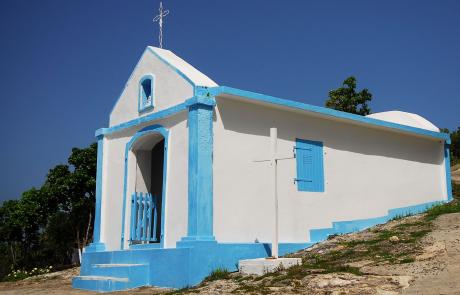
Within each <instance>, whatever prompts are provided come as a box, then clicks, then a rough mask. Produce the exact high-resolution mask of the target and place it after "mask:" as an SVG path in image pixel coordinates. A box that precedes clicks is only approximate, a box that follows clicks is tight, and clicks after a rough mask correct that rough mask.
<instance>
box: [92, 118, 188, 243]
mask: <svg viewBox="0 0 460 295" xmlns="http://www.w3.org/2000/svg"><path fill="white" fill-rule="evenodd" d="M155 124H159V125H162V126H163V127H164V128H166V129H168V130H169V136H168V151H167V157H168V162H167V170H166V171H167V175H166V186H165V187H164V189H166V195H165V215H164V216H165V237H164V238H165V247H175V244H176V241H177V240H179V239H180V238H181V237H182V236H185V235H186V234H187V206H188V203H187V186H188V170H187V166H188V165H187V163H188V127H187V112H181V113H179V114H176V115H174V116H171V117H168V118H166V119H162V120H157V121H153V122H150V123H148V124H142V125H140V126H136V127H135V128H130V129H128V130H125V131H121V132H117V133H114V134H113V135H107V136H106V138H105V139H104V140H105V142H104V159H107V160H105V161H104V164H103V167H104V168H103V171H104V172H103V192H102V210H101V216H102V218H101V220H102V224H101V239H102V241H103V242H104V243H105V244H106V249H107V250H117V249H120V242H121V228H122V209H123V187H124V185H123V184H124V177H125V175H124V174H125V173H124V171H125V170H124V169H125V168H124V158H125V149H126V144H127V143H128V142H129V140H130V139H131V138H132V137H133V136H134V135H135V133H136V132H137V131H138V130H141V129H142V128H144V127H146V126H149V125H155ZM133 158H134V157H132V155H130V157H129V161H128V163H129V164H128V165H129V171H135V170H134V169H135V164H134V161H132V159H133ZM133 175H134V173H128V176H127V183H128V191H127V194H126V198H127V199H126V208H127V209H126V211H125V212H126V213H125V221H126V222H125V240H128V239H129V229H130V220H131V219H130V218H131V216H130V198H131V194H132V192H133V188H134V182H135V177H134V176H133ZM138 181H139V180H138ZM127 246H128V244H127V243H125V249H126V248H127Z"/></svg>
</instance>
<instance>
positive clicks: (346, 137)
mask: <svg viewBox="0 0 460 295" xmlns="http://www.w3.org/2000/svg"><path fill="white" fill-rule="evenodd" d="M216 101H217V108H218V110H219V113H220V116H221V119H222V123H223V125H224V129H226V130H231V131H234V132H238V133H244V134H252V135H257V136H266V137H269V136H270V135H269V132H270V130H269V129H270V127H277V128H278V137H279V138H280V139H283V140H288V141H295V139H296V138H302V139H309V140H316V141H322V142H323V143H324V145H325V146H326V147H328V148H331V149H335V150H341V151H347V152H352V153H359V154H363V155H373V156H381V157H387V158H397V159H402V160H407V161H413V162H420V163H426V164H433V165H440V164H442V163H443V161H444V151H443V148H442V147H443V145H442V143H440V142H439V140H427V139H426V138H421V137H416V136H407V135H404V134H399V133H395V132H389V131H386V130H378V129H376V128H366V127H363V126H360V125H357V124H349V123H345V122H340V121H332V120H327V119H323V118H321V117H319V116H308V115H303V114H301V113H299V112H292V111H282V110H280V109H275V108H272V107H267V106H262V105H259V104H256V103H247V102H242V101H238V100H235V99H230V98H225V97H218V98H216ZM440 147H441V148H440Z"/></svg>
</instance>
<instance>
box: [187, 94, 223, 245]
mask: <svg viewBox="0 0 460 295" xmlns="http://www.w3.org/2000/svg"><path fill="white" fill-rule="evenodd" d="M187 103H188V104H189V113H188V129H189V132H188V134H189V144H188V147H189V151H188V152H189V157H188V165H189V166H188V229H187V237H184V238H183V241H190V240H195V241H213V240H214V236H213V171H212V153H213V128H212V127H213V111H214V106H215V100H214V98H213V97H201V96H198V97H194V98H192V99H189V100H187Z"/></svg>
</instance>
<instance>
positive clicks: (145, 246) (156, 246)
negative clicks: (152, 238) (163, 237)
mask: <svg viewBox="0 0 460 295" xmlns="http://www.w3.org/2000/svg"><path fill="white" fill-rule="evenodd" d="M159 248H163V247H162V245H160V244H159V243H150V244H133V245H129V249H131V250H133V249H159Z"/></svg>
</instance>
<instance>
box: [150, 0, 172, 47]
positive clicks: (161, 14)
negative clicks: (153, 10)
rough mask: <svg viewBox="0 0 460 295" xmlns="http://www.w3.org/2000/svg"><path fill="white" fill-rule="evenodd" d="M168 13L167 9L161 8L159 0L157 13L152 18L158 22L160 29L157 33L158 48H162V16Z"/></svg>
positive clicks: (161, 3) (161, 4)
mask: <svg viewBox="0 0 460 295" xmlns="http://www.w3.org/2000/svg"><path fill="white" fill-rule="evenodd" d="M168 14H169V10H163V2H161V1H160V8H158V15H157V16H155V17H154V18H153V22H158V24H159V26H160V31H159V33H158V43H160V44H159V45H160V48H163V17H165V16H167V15H168Z"/></svg>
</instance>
